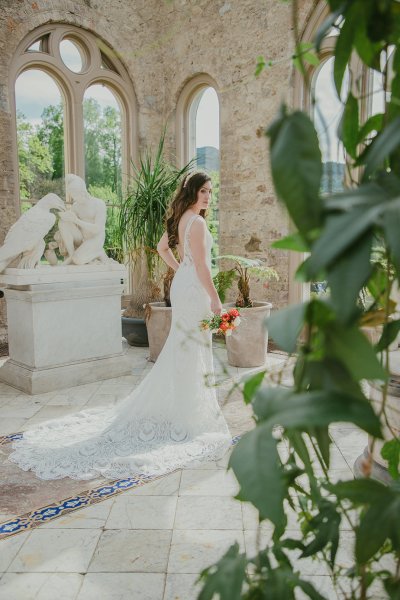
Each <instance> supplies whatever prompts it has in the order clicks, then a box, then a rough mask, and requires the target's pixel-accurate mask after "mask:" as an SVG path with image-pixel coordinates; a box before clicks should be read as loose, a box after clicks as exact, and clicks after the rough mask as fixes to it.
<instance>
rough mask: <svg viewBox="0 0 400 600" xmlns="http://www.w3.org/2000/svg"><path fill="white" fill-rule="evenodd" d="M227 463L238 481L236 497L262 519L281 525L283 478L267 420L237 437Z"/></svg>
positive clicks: (283, 521) (282, 516)
mask: <svg viewBox="0 0 400 600" xmlns="http://www.w3.org/2000/svg"><path fill="white" fill-rule="evenodd" d="M229 467H231V468H232V469H233V471H234V473H235V475H236V477H237V480H238V482H239V484H240V492H239V498H240V499H241V500H247V501H249V502H251V503H252V504H254V506H255V507H256V508H257V509H258V510H259V512H260V517H261V518H262V519H269V520H270V521H272V523H274V524H275V526H276V527H277V528H278V529H281V528H282V527H283V526H284V524H285V513H284V510H283V499H284V497H285V487H284V481H285V480H284V475H283V471H282V468H281V467H280V461H279V455H278V450H277V440H275V439H274V437H273V436H272V430H271V427H270V426H269V424H268V423H267V424H264V423H262V424H260V425H258V426H257V427H256V428H255V429H253V430H252V431H250V432H248V433H246V434H245V435H244V436H243V437H242V438H241V439H240V440H239V442H238V444H237V446H236V447H235V448H234V450H233V452H232V456H231V458H230V461H229ZM267 490H268V493H266V491H267Z"/></svg>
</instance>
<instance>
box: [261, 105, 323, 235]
mask: <svg viewBox="0 0 400 600" xmlns="http://www.w3.org/2000/svg"><path fill="white" fill-rule="evenodd" d="M267 135H268V136H269V137H270V143H271V169H272V177H273V180H274V184H275V189H276V191H277V193H278V196H279V197H280V199H281V200H283V202H284V203H285V205H286V207H287V209H288V211H289V214H290V216H291V218H292V219H293V221H294V223H295V224H296V226H297V229H298V230H299V231H300V233H302V234H304V236H305V237H307V233H308V232H309V231H310V230H312V229H315V228H316V227H318V226H319V225H320V224H321V219H322V203H321V200H320V198H319V190H320V185H321V177H322V163H321V152H320V149H319V145H318V137H317V133H316V131H315V128H314V125H313V123H312V121H311V119H310V118H309V117H308V116H307V115H306V114H305V113H302V112H300V111H296V112H294V113H292V114H289V115H288V114H286V109H285V108H284V109H283V111H282V114H281V116H280V117H279V118H278V119H277V120H276V121H275V122H274V123H273V124H272V125H271V127H270V128H269V129H268V130H267Z"/></svg>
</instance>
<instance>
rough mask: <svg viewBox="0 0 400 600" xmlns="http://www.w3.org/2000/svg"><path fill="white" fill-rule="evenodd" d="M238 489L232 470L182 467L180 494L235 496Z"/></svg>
mask: <svg viewBox="0 0 400 600" xmlns="http://www.w3.org/2000/svg"><path fill="white" fill-rule="evenodd" d="M238 490H239V486H238V483H237V481H236V478H235V476H234V475H233V473H232V471H224V470H222V469H220V470H218V471H211V470H200V469H198V470H195V469H184V470H183V471H182V480H181V485H180V488H179V495H180V496H235V495H236V494H237V492H238Z"/></svg>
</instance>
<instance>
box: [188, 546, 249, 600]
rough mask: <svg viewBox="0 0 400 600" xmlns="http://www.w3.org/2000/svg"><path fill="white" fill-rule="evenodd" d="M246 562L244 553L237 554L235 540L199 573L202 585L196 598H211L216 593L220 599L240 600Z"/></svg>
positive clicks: (209, 599) (205, 599)
mask: <svg viewBox="0 0 400 600" xmlns="http://www.w3.org/2000/svg"><path fill="white" fill-rule="evenodd" d="M246 564H247V560H246V555H245V554H239V544H238V543H237V542H236V543H235V544H234V545H233V546H231V547H230V548H229V550H228V551H227V552H226V553H225V554H224V556H223V557H222V558H220V560H219V561H218V562H217V563H216V564H215V565H213V566H212V567H209V568H208V569H205V570H204V571H203V572H202V573H201V575H200V577H199V580H200V581H202V582H204V586H203V588H202V590H201V592H200V594H199V596H198V600H213V598H215V595H216V594H217V595H218V598H220V600H240V598H242V586H243V582H244V581H245V578H246Z"/></svg>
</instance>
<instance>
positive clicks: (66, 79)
mask: <svg viewBox="0 0 400 600" xmlns="http://www.w3.org/2000/svg"><path fill="white" fill-rule="evenodd" d="M64 39H68V40H73V41H74V42H75V43H76V44H79V46H80V47H81V48H82V53H83V68H82V70H81V71H80V72H73V71H71V70H70V69H69V68H68V66H67V65H66V64H65V63H64V61H63V59H62V57H61V53H60V43H61V41H62V40H64ZM38 41H40V43H39V49H38V50H36V49H35V50H30V48H32V45H36V46H37V45H38V44H37V42H38ZM29 69H39V70H42V71H45V72H46V73H48V74H49V75H50V76H51V77H52V78H53V79H54V80H55V81H56V82H57V84H58V86H59V88H60V90H61V91H62V94H63V96H64V100H65V125H64V129H65V149H64V152H65V168H66V172H72V173H76V174H77V175H80V176H82V177H83V176H84V142H83V107H82V101H83V97H84V93H85V91H86V89H87V88H88V87H89V86H91V85H93V84H94V83H101V84H104V85H105V86H107V87H109V88H110V89H111V90H112V91H113V93H114V94H115V95H116V97H117V98H118V101H119V104H120V106H121V116H122V123H123V125H122V148H123V165H122V173H123V184H124V185H125V184H126V179H127V177H128V176H129V173H130V172H131V165H132V161H133V162H136V159H137V152H138V144H137V137H138V133H137V101H136V95H135V92H134V88H133V85H132V82H131V80H130V77H129V74H128V71H127V70H126V68H125V65H124V64H123V63H122V61H121V60H120V58H119V57H118V56H117V54H116V53H115V52H114V51H113V50H112V48H111V46H109V45H108V44H106V43H105V42H104V41H103V40H102V39H101V38H99V37H97V35H96V34H93V33H91V32H89V31H87V30H86V29H83V28H81V27H76V26H75V25H70V24H67V23H46V24H44V25H41V26H39V27H37V28H35V29H33V30H32V31H30V32H29V33H28V34H27V35H25V36H24V38H23V39H22V40H21V41H20V42H19V44H18V45H17V47H16V50H15V54H14V57H13V59H12V61H11V66H10V76H9V105H10V113H11V127H12V141H13V158H12V163H13V171H14V173H15V204H16V207H17V212H18V211H19V203H18V201H17V196H18V189H19V186H18V179H19V177H18V154H17V138H16V110H15V81H16V79H17V78H18V76H19V75H20V74H21V73H23V72H24V71H27V70H29Z"/></svg>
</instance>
